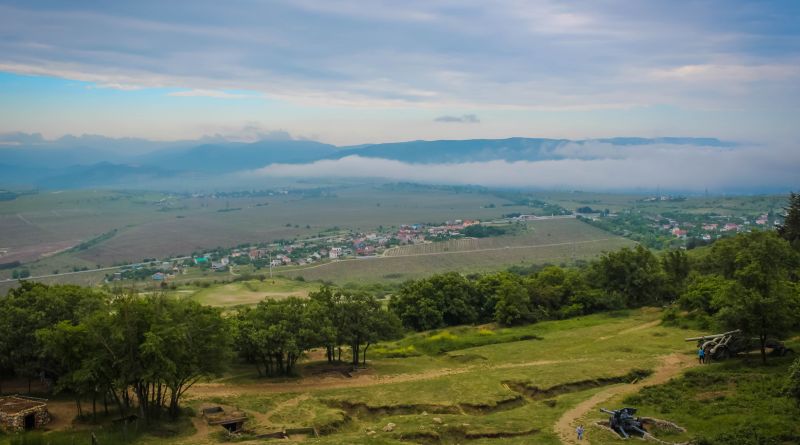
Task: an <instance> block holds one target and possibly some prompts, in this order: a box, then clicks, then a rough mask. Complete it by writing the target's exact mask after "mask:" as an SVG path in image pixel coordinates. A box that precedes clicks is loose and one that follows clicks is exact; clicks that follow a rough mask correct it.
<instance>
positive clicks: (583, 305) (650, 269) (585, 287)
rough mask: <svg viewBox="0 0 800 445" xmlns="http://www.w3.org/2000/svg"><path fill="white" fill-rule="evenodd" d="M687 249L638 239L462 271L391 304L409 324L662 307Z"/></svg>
mask: <svg viewBox="0 0 800 445" xmlns="http://www.w3.org/2000/svg"><path fill="white" fill-rule="evenodd" d="M688 262H689V260H688V258H687V256H686V253H685V252H683V251H680V250H676V251H672V252H669V253H667V254H665V255H663V256H662V257H660V258H659V257H657V256H656V255H654V254H653V253H652V252H650V251H649V250H648V249H646V248H644V247H642V246H637V247H635V248H632V249H631V248H624V249H621V250H619V251H616V252H612V253H608V254H606V255H603V256H602V257H601V258H600V259H598V260H597V261H594V262H592V263H589V264H588V265H586V266H584V267H578V268H563V267H559V266H548V267H545V268H544V269H542V270H540V271H537V272H534V273H531V274H528V275H520V274H515V273H511V272H497V273H492V274H484V275H479V274H475V275H470V276H463V275H460V274H458V273H455V272H451V273H445V274H440V275H434V276H431V277H429V278H425V279H421V280H416V281H409V282H406V283H405V284H403V286H402V287H401V288H400V290H399V291H398V292H397V294H396V295H395V296H394V297H393V298H392V300H391V301H390V303H389V309H390V310H391V311H392V312H394V313H395V314H397V316H398V317H399V318H400V320H401V322H402V323H403V325H404V326H405V327H406V328H409V329H413V330H417V331H421V330H428V329H437V328H441V327H444V326H455V325H460V324H472V323H487V322H497V323H500V324H503V325H517V324H524V323H533V322H537V321H541V320H549V319H559V318H567V317H573V316H577V315H585V314H590V313H594V312H599V311H607V310H613V309H621V308H636V307H642V306H658V305H663V304H665V303H667V302H669V301H672V300H674V299H675V298H676V297H677V295H678V292H679V285H676V284H675V283H681V282H682V281H683V280H685V278H686V276H687V275H688V273H689V270H688V267H689V266H688Z"/></svg>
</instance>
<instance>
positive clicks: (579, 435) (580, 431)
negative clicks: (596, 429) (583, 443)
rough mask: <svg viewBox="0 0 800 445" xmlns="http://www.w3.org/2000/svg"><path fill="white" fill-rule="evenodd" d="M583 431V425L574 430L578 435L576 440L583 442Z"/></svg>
mask: <svg viewBox="0 0 800 445" xmlns="http://www.w3.org/2000/svg"><path fill="white" fill-rule="evenodd" d="M584 431H585V430H584V429H583V425H578V427H577V428H575V432H576V433H578V440H583V432H584Z"/></svg>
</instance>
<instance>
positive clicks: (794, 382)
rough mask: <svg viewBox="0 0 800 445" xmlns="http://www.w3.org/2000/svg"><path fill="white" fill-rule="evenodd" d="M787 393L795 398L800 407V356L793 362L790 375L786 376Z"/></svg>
mask: <svg viewBox="0 0 800 445" xmlns="http://www.w3.org/2000/svg"><path fill="white" fill-rule="evenodd" d="M785 391H786V395H788V396H789V397H791V398H793V399H794V401H795V402H796V403H797V406H798V407H800V358H798V359H797V360H795V361H794V363H792V366H791V368H789V376H788V377H787V378H786V386H785Z"/></svg>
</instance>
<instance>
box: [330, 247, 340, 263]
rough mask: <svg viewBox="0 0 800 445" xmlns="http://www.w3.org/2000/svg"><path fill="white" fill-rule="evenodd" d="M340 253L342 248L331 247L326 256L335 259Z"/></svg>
mask: <svg viewBox="0 0 800 445" xmlns="http://www.w3.org/2000/svg"><path fill="white" fill-rule="evenodd" d="M341 255H342V248H341V247H331V250H330V251H329V252H328V256H329V257H330V259H332V260H335V259H337V258H339V256H341Z"/></svg>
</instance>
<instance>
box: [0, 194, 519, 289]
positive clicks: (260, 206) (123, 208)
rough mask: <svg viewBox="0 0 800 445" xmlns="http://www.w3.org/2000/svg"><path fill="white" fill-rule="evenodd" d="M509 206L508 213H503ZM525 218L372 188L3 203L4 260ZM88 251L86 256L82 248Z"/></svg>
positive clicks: (457, 197) (68, 261) (172, 250)
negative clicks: (503, 217)
mask: <svg viewBox="0 0 800 445" xmlns="http://www.w3.org/2000/svg"><path fill="white" fill-rule="evenodd" d="M302 185H303V186H304V187H310V186H309V185H308V184H302ZM504 204H508V205H507V206H505V207H503V208H502V210H501V209H500V207H501V206H502V205H504ZM490 205H491V206H490ZM495 207H496V208H495ZM524 210H525V208H524V207H520V206H514V205H510V203H509V202H508V201H505V200H502V199H500V198H497V197H496V196H494V195H492V194H491V193H489V192H474V193H473V192H459V191H448V190H436V189H434V190H426V191H424V192H423V191H419V192H408V191H405V190H393V189H391V188H384V187H380V186H373V185H360V186H352V187H350V186H339V187H336V188H334V189H332V190H331V191H329V192H326V193H325V194H322V195H319V194H303V193H302V192H301V191H297V192H296V193H291V194H286V195H283V194H278V195H274V196H264V197H240V198H233V197H231V198H228V197H214V196H210V195H205V196H202V197H193V196H186V195H176V194H170V193H155V192H154V193H147V192H118V191H91V190H89V191H64V192H42V193H39V194H32V195H24V196H21V197H19V198H18V199H15V200H13V201H4V202H0V234H2V236H1V237H0V262H3V263H5V262H13V261H20V262H22V263H28V264H27V267H28V268H29V269H30V271H31V273H32V274H33V275H43V274H49V273H51V272H52V270H55V269H60V270H62V271H63V270H64V267H65V266H66V267H69V268H72V267H74V266H80V267H82V266H85V265H87V264H88V265H100V266H110V265H113V264H119V263H127V262H134V261H140V260H142V259H143V258H153V257H155V258H162V257H165V256H177V255H186V254H189V253H191V252H193V251H196V250H202V249H211V248H215V247H220V246H235V245H238V244H242V243H251V242H267V241H272V240H276V239H292V238H295V237H308V236H314V235H316V234H318V233H320V232H322V231H325V230H329V229H332V228H336V227H340V228H344V229H347V230H355V231H361V230H363V231H366V230H375V228H377V227H379V226H384V227H392V226H398V225H400V224H405V223H415V222H437V223H438V222H443V221H446V220H449V219H459V218H477V219H491V218H497V217H499V216H500V215H501V213H503V212H512V211H524ZM104 235H107V236H104ZM93 240H96V241H95V242H93ZM81 243H84V244H83V246H85V248H82V249H77V248H75V247H76V246H79V245H81ZM71 248H72V250H70V249H71ZM59 252H61V253H59ZM8 276H10V271H9V270H0V278H5V277H8Z"/></svg>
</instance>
